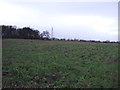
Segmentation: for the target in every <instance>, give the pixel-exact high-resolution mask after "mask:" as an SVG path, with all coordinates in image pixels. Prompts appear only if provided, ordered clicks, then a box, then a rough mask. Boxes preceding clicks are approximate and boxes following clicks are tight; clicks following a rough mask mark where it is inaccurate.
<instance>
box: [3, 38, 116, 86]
mask: <svg viewBox="0 0 120 90" xmlns="http://www.w3.org/2000/svg"><path fill="white" fill-rule="evenodd" d="M2 63H3V67H2V70H3V71H2V72H3V82H2V83H3V85H2V86H3V88H5V87H8V88H9V87H12V88H19V87H23V88H30V87H32V88H117V87H118V44H114V43H113V44H112V43H87V42H69V41H66V42H65V41H60V42H59V41H41V40H24V39H20V40H16V39H3V46H2Z"/></svg>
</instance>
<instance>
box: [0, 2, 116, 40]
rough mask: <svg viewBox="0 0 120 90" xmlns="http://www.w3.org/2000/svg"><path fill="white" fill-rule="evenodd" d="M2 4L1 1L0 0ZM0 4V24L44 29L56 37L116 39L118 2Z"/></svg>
mask: <svg viewBox="0 0 120 90" xmlns="http://www.w3.org/2000/svg"><path fill="white" fill-rule="evenodd" d="M3 1H4V0H3ZM3 1H1V2H0V25H3V24H4V25H16V26H17V27H20V28H22V27H25V26H26V27H28V26H29V27H31V28H34V29H38V30H39V31H40V32H42V31H43V30H48V31H49V32H50V33H51V28H52V27H53V34H54V37H56V38H66V39H68V38H69V39H74V38H76V39H86V40H101V41H102V40H110V41H117V40H118V2H24V1H23V2H7V1H6V0H5V1H4V2H3Z"/></svg>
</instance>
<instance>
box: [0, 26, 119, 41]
mask: <svg viewBox="0 0 120 90" xmlns="http://www.w3.org/2000/svg"><path fill="white" fill-rule="evenodd" d="M1 27H2V38H3V39H4V38H19V39H40V40H57V41H79V42H95V43H119V41H118V42H110V41H109V40H106V41H95V40H78V39H65V38H63V39H58V38H55V37H52V38H50V33H49V32H48V31H46V30H45V31H43V32H42V33H41V32H40V31H39V30H35V29H32V28H30V27H23V28H17V27H16V26H11V25H9V26H8V25H2V26H1Z"/></svg>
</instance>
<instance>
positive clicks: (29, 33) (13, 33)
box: [1, 25, 50, 40]
mask: <svg viewBox="0 0 120 90" xmlns="http://www.w3.org/2000/svg"><path fill="white" fill-rule="evenodd" d="M1 27H2V38H20V39H41V40H44V39H47V40H49V39H50V33H49V32H48V31H43V32H42V33H40V31H39V30H34V29H32V28H30V27H23V28H18V29H17V28H16V26H8V25H2V26H1Z"/></svg>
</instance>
